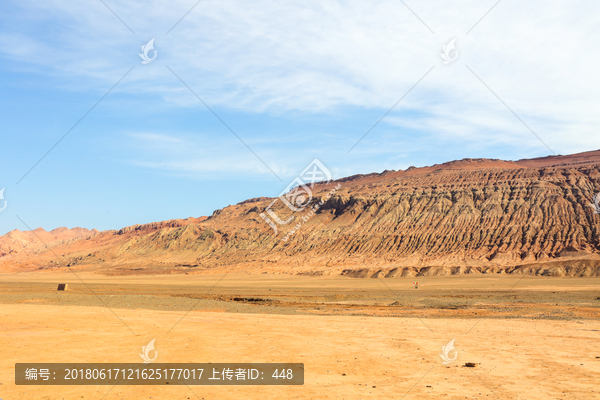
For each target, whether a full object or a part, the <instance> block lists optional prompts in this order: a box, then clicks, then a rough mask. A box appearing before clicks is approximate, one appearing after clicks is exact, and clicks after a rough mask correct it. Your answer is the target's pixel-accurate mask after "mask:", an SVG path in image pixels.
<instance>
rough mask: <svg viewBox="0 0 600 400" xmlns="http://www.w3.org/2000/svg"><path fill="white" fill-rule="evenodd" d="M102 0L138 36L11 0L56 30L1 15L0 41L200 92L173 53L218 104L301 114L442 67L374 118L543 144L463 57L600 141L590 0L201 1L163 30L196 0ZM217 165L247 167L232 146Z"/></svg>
mask: <svg viewBox="0 0 600 400" xmlns="http://www.w3.org/2000/svg"><path fill="white" fill-rule="evenodd" d="M106 3H107V4H108V5H109V6H110V7H111V9H112V10H113V11H114V12H115V13H117V14H118V15H119V17H120V18H122V19H123V21H125V23H126V24H127V25H128V26H129V27H131V29H133V30H134V31H135V35H134V34H132V33H131V32H129V30H128V29H127V28H126V27H124V26H123V24H122V23H121V22H120V21H119V20H118V19H117V18H115V16H114V15H112V13H111V12H110V11H109V10H107V9H106V7H105V6H104V5H103V4H102V3H101V2H92V3H73V2H71V1H66V0H50V1H47V2H43V3H40V2H34V1H29V0H24V1H22V2H20V3H19V4H18V5H15V6H14V7H13V9H14V10H17V11H13V12H14V14H15V18H16V21H22V22H23V21H25V22H26V21H28V20H35V22H36V23H38V24H40V23H42V24H55V25H58V26H60V28H59V29H57V30H56V32H55V33H53V34H52V35H49V36H48V35H46V36H45V35H44V34H43V33H44V32H40V30H31V29H28V28H27V24H17V23H16V22H15V23H14V24H9V25H8V26H7V28H5V32H4V33H3V34H1V35H0V54H1V55H2V57H4V58H7V59H11V60H15V61H18V62H20V63H30V64H32V65H38V66H42V67H44V68H46V69H47V70H48V73H53V74H57V73H63V74H65V75H72V76H74V77H80V78H81V80H80V81H79V82H77V83H74V85H75V86H77V85H82V86H86V87H89V86H91V85H93V86H96V87H97V88H102V90H106V89H105V88H106V87H110V86H111V85H112V84H114V82H115V81H116V79H118V78H119V77H120V76H121V75H122V74H123V73H124V72H125V71H126V70H127V68H129V66H131V65H138V67H139V68H136V70H134V72H133V73H132V74H131V76H130V77H128V79H127V80H126V81H124V82H123V84H121V85H119V87H118V88H117V89H116V90H118V91H123V92H131V93H153V94H158V95H160V96H162V97H163V98H164V99H165V100H166V101H168V102H171V103H173V104H176V105H177V106H184V107H191V106H197V105H198V101H197V99H195V98H194V96H193V95H192V94H191V93H190V92H189V91H188V89H187V88H185V87H183V86H182V84H181V82H179V81H178V80H177V79H176V78H175V77H174V76H173V75H172V74H171V72H170V71H169V70H168V69H167V68H166V67H165V65H169V66H170V67H171V68H172V69H173V71H175V72H176V73H177V74H178V75H179V77H181V79H183V80H184V81H185V82H186V83H187V84H188V85H189V86H190V87H191V88H192V89H193V90H194V91H195V92H196V93H197V94H198V95H200V96H201V97H202V99H203V100H205V101H206V102H207V103H209V104H211V105H214V106H221V107H228V108H230V109H233V110H239V111H242V112H245V113H273V114H280V113H284V112H287V111H290V110H291V111H297V112H300V113H305V114H306V115H310V114H311V113H315V112H318V113H325V114H327V113H337V112H338V111H339V110H340V109H343V108H344V107H362V108H365V109H381V111H382V113H383V112H384V111H387V110H388V109H389V108H390V107H391V106H392V105H393V104H394V103H395V102H396V101H398V99H399V98H400V97H401V96H402V95H403V94H405V93H406V91H407V90H408V89H409V88H410V87H411V86H413V85H414V84H415V83H416V82H417V81H418V80H419V79H420V78H421V77H422V76H423V74H425V72H427V71H428V70H429V69H430V68H431V67H432V66H435V68H434V69H433V70H432V72H431V73H430V74H429V75H427V76H426V77H425V78H424V79H423V81H422V82H421V83H420V84H419V85H418V86H417V87H416V88H415V89H414V90H413V91H412V92H411V93H410V94H409V95H408V96H407V97H406V98H405V99H404V100H403V101H402V102H401V103H400V104H399V105H398V107H397V108H396V110H395V111H394V112H392V113H390V115H389V116H388V117H387V118H386V119H385V120H384V121H382V126H384V125H386V126H388V127H400V128H406V129H411V130H421V131H424V133H426V134H428V135H433V136H434V137H436V136H437V137H439V138H440V139H444V140H446V139H448V138H451V137H455V138H456V139H457V140H468V141H471V142H478V141H479V142H481V143H482V144H485V145H493V144H495V143H514V142H515V141H517V142H519V143H522V145H523V146H526V147H529V148H532V149H540V148H541V149H542V150H543V151H544V152H546V150H545V149H544V148H543V146H542V145H541V143H539V141H538V140H537V139H536V138H535V136H534V135H532V134H531V132H529V130H528V129H527V128H526V127H525V126H523V124H522V123H521V122H520V121H519V120H518V119H517V118H516V117H515V116H514V115H513V114H512V113H511V112H510V111H509V110H508V109H507V108H506V107H505V106H504V105H503V104H502V103H501V102H500V101H499V100H498V99H497V98H496V97H495V95H494V94H493V93H491V92H490V90H489V89H488V88H486V87H485V86H484V84H482V83H481V82H480V81H479V80H478V79H477V78H476V77H475V76H474V74H473V73H471V71H470V70H469V69H467V66H469V67H470V68H471V69H472V70H473V72H475V74H477V76H479V78H481V80H483V81H484V82H485V84H487V85H488V86H489V88H491V89H492V90H493V91H494V93H495V94H496V95H497V96H498V97H500V98H501V99H502V100H503V101H504V102H505V103H506V104H507V105H508V106H509V107H510V108H511V109H512V110H513V111H514V112H515V113H516V114H517V115H519V116H520V117H521V118H522V119H523V120H524V121H525V122H526V123H527V125H529V127H530V128H531V129H532V130H533V131H534V132H536V133H537V134H538V135H539V136H540V137H541V138H542V139H543V140H544V141H545V142H546V143H547V144H548V146H550V147H551V148H552V149H553V150H554V151H555V152H557V153H563V154H564V153H570V152H575V151H582V150H588V149H590V148H599V147H600V137H599V136H598V135H597V134H596V126H597V125H598V123H600V114H598V112H597V110H598V109H599V108H600V99H599V98H598V96H597V95H596V91H597V89H596V88H597V87H599V86H600V76H599V75H598V74H597V61H598V59H599V51H600V50H598V46H597V43H598V41H599V39H600V13H598V12H596V7H597V4H596V2H593V1H584V0H574V1H571V2H562V1H547V0H533V1H529V2H526V3H523V2H516V1H514V0H504V1H502V2H500V3H499V4H498V5H497V6H496V7H495V8H494V9H493V10H492V11H491V12H490V13H489V15H487V16H486V17H485V18H484V19H483V20H482V21H481V22H480V23H479V24H478V25H477V26H476V27H475V28H474V29H473V30H472V31H471V32H470V33H469V34H468V35H466V32H467V31H468V30H469V29H471V28H472V27H473V25H474V24H475V23H476V22H477V21H478V20H479V19H480V18H481V17H482V16H483V15H484V14H485V13H486V12H487V11H488V10H489V9H490V8H491V7H492V6H493V5H494V4H495V2H494V1H490V2H481V1H475V0H472V1H471V0H462V1H456V2H452V3H448V2H445V1H441V0H439V1H431V2H417V1H406V4H408V6H409V7H410V8H411V9H412V10H413V11H414V12H415V13H416V14H417V15H418V16H419V17H420V18H421V19H422V20H423V21H424V22H425V23H426V24H427V26H429V27H430V28H431V29H432V30H433V31H434V32H435V34H433V33H431V32H430V31H429V29H428V28H427V27H425V26H424V25H423V24H422V23H421V22H420V21H419V20H418V19H417V18H416V17H415V16H414V15H413V14H412V13H411V12H410V11H409V10H408V9H407V8H406V7H405V6H404V5H403V4H402V3H401V2H398V1H396V0H393V1H392V0H389V1H379V2H376V3H374V2H364V1H353V0H348V1H331V2H322V1H316V0H307V1H303V2H297V1H288V0H278V1H275V0H258V1H255V2H247V1H241V0H232V1H228V2H221V1H216V0H203V1H202V2H201V3H200V4H198V6H197V7H196V8H195V9H194V10H193V11H192V12H190V13H189V15H188V16H186V17H185V18H184V19H183V20H182V21H181V22H180V23H179V24H178V25H177V26H176V27H175V29H173V30H172V31H171V32H170V33H169V35H165V33H166V32H167V31H168V30H169V29H170V28H171V27H172V26H173V24H175V22H177V21H178V20H179V19H180V18H181V16H183V15H184V14H185V13H186V12H187V11H188V10H189V7H191V5H192V3H190V2H188V1H173V2H159V1H151V2H141V1H127V2H125V1H122V0H118V1H117V0H115V1H106ZM18 10H28V13H27V14H25V13H24V12H22V11H18ZM29 10H31V12H29ZM153 37H155V38H156V41H155V48H156V50H157V51H158V57H157V60H156V61H155V62H154V63H152V64H149V65H146V66H142V65H140V64H139V62H140V60H139V57H138V56H137V52H138V51H139V46H140V45H141V44H144V43H146V42H147V41H148V40H149V39H151V38H153ZM452 38H456V44H457V49H458V51H459V57H458V59H457V61H455V62H454V63H452V64H450V65H443V64H442V63H441V61H442V60H441V58H440V56H439V53H440V52H441V49H442V45H444V44H445V43H447V42H448V41H449V40H450V39H452ZM374 122H375V121H374ZM373 134H376V132H374V133H373ZM155 139H156V138H155ZM357 139H358V138H357ZM171 144H176V143H171ZM361 145H363V144H361ZM368 145H369V144H368V142H367V141H365V143H364V146H368ZM357 151H359V152H360V150H358V149H357ZM365 151H366V149H365ZM156 165H157V167H162V168H165V167H166V168H170V166H172V167H173V168H175V169H183V170H185V169H190V170H195V169H198V170H204V169H206V167H205V166H200V165H197V164H195V163H188V164H186V163H182V162H176V163H174V164H170V163H167V164H164V163H158V164H156ZM216 165H217V166H218V168H224V169H227V168H228V166H235V165H237V166H238V167H239V168H244V166H245V164H243V163H242V164H239V165H238V163H237V162H235V161H234V160H231V162H225V163H224V164H223V165H220V164H216ZM238 167H236V168H238ZM273 168H276V167H275V166H273Z"/></svg>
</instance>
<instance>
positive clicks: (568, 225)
mask: <svg viewBox="0 0 600 400" xmlns="http://www.w3.org/2000/svg"><path fill="white" fill-rule="evenodd" d="M338 185H339V189H338V190H337V191H336V192H335V194H334V195H333V196H331V198H329V199H327V195H328V193H330V190H332V189H333V188H335V187H336V186H338ZM597 192H600V151H592V152H586V153H580V154H574V155H568V156H550V157H543V158H537V159H530V160H518V161H503V160H489V159H464V160H460V161H452V162H448V163H444V164H440V165H434V166H429V167H423V168H414V167H411V168H409V169H407V170H406V171H401V170H400V171H384V172H383V173H381V174H378V173H373V174H368V175H355V176H351V177H347V178H342V179H338V180H336V181H333V182H330V183H328V184H316V185H315V186H314V188H313V190H312V202H311V205H310V207H313V206H315V205H317V204H319V203H320V202H321V201H323V204H322V205H320V208H319V209H318V210H317V211H316V212H312V213H311V211H310V207H307V208H306V209H305V210H303V211H299V212H296V213H292V212H291V211H290V210H289V209H288V208H287V207H286V206H285V205H284V204H283V203H282V201H281V200H277V201H276V202H275V204H274V206H273V208H272V209H273V211H274V212H275V213H276V214H277V215H278V216H279V217H280V218H281V219H282V220H287V219H288V218H290V217H293V220H292V221H291V222H290V223H289V224H287V225H280V226H279V227H278V228H279V229H278V233H277V235H275V234H274V231H273V230H272V229H271V228H270V227H269V225H267V224H266V223H265V221H264V220H263V219H262V218H261V216H260V214H261V213H264V211H265V208H266V207H267V206H268V205H269V204H270V203H271V202H272V201H273V200H276V198H265V197H261V198H256V199H250V200H247V201H244V202H241V203H239V204H236V205H233V206H228V207H225V208H223V209H220V210H217V211H215V212H214V213H213V214H212V215H211V216H210V217H202V218H188V219H186V220H173V221H164V222H157V223H151V224H146V225H135V226H131V227H127V228H123V229H121V230H118V231H117V230H114V231H104V232H100V233H95V232H93V231H90V232H91V233H90V234H91V235H92V236H91V237H90V235H89V234H88V235H87V236H80V237H78V238H70V239H69V240H68V241H56V240H54V241H49V243H48V242H47V244H48V247H50V248H51V250H52V251H49V249H47V248H46V247H45V246H43V245H41V244H40V243H37V242H36V241H35V240H34V239H31V241H29V242H25V241H24V239H18V240H19V242H15V243H26V244H27V245H23V246H21V247H20V248H19V251H12V252H11V251H3V252H2V256H1V257H0V271H5V272H6V271H32V270H62V269H64V268H67V267H70V268H73V269H76V270H78V269H86V270H90V271H97V272H101V273H104V274H110V275H115V274H160V273H188V274H196V273H221V272H223V271H229V270H237V271H242V270H243V271H247V272H248V273H253V274H254V273H285V274H306V275H330V274H335V275H347V276H350V277H362V278H368V277H388V278H393V277H410V276H433V275H453V274H482V273H483V274H486V273H487V274H489V273H493V274H503V273H508V274H511V273H516V274H532V275H546V276H557V277H560V276H600V269H599V266H600V242H599V240H598V237H599V233H600V216H599V215H597V214H594V213H593V211H594V209H593V208H592V207H591V206H590V203H591V202H592V197H593V196H594V194H595V193H597ZM295 227H296V229H295ZM294 229H295V230H294ZM18 233H19V234H22V233H21V232H18ZM8 235H12V236H13V238H11V239H7V236H8ZM8 235H5V236H4V237H2V238H0V243H6V242H7V241H10V240H13V241H15V240H17V239H15V238H14V237H15V236H16V235H17V233H14V232H11V233H9V234H8ZM28 240H29V239H28ZM10 243H12V242H10ZM4 246H5V247H6V246H7V245H4ZM11 246H12V247H13V248H16V247H17V246H16V244H11ZM5 247H0V248H5ZM6 248H8V247H6ZM57 255H58V257H57Z"/></svg>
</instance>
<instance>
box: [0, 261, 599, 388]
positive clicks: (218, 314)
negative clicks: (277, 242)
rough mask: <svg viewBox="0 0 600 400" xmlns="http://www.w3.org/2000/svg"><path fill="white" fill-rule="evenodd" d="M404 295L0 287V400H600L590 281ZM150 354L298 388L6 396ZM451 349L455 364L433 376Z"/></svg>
mask: <svg viewBox="0 0 600 400" xmlns="http://www.w3.org/2000/svg"><path fill="white" fill-rule="evenodd" d="M415 280H416V279H415V278H395V279H385V278H379V279H356V278H349V277H345V276H318V277H314V276H293V275H283V274H281V275H276V274H275V275H274V274H259V275H249V274H243V273H229V274H214V275H181V274H175V275H158V276H153V275H146V276H118V277H115V276H102V275H97V274H93V273H86V272H79V273H76V274H75V273H73V272H38V273H19V274H3V275H2V279H0V343H2V355H3V357H2V358H1V359H0V382H1V383H2V384H1V385H0V398H2V399H4V400H6V399H81V398H83V399H107V400H109V399H207V400H208V399H365V398H371V399H448V400H455V399H456V400H458V399H527V400H530V399H595V398H598V399H600V385H599V384H598V382H600V344H599V343H600V340H599V339H600V322H599V320H598V317H599V316H600V315H599V314H600V291H599V290H598V289H597V288H598V284H599V283H600V278H597V277H586V278H556V277H536V276H513V275H494V276H485V275H475V276H473V275H457V276H447V277H438V276H436V277H428V278H423V277H421V278H419V279H418V281H419V288H418V289H415V285H414V282H415ZM58 283H68V285H69V286H68V290H67V291H65V292H59V291H57V290H56V288H57V284H58ZM152 339H156V340H155V347H156V350H157V351H158V357H157V360H156V362H161V363H162V362H172V363H176V362H177V363H184V362H194V363H204V362H213V363H216V362H299V363H304V364H305V371H306V374H305V384H304V385H303V386H279V387H273V386H237V387H234V386H183V385H182V386H114V387H111V386H16V385H15V382H14V365H15V363H17V362H89V363H92V362H99V363H100V362H102V363H107V362H140V364H141V361H142V360H141V359H140V356H139V355H138V354H139V353H141V348H142V346H144V345H146V344H147V343H148V342H149V341H150V340H152ZM453 339H454V340H455V350H456V360H454V361H453V362H451V363H447V364H443V360H442V358H441V357H440V355H439V354H440V353H442V346H445V345H447V344H448V343H449V342H450V341H451V340H453ZM452 354H454V352H452V353H451V355H452ZM465 363H476V364H477V366H476V367H473V368H471V367H466V366H465Z"/></svg>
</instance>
